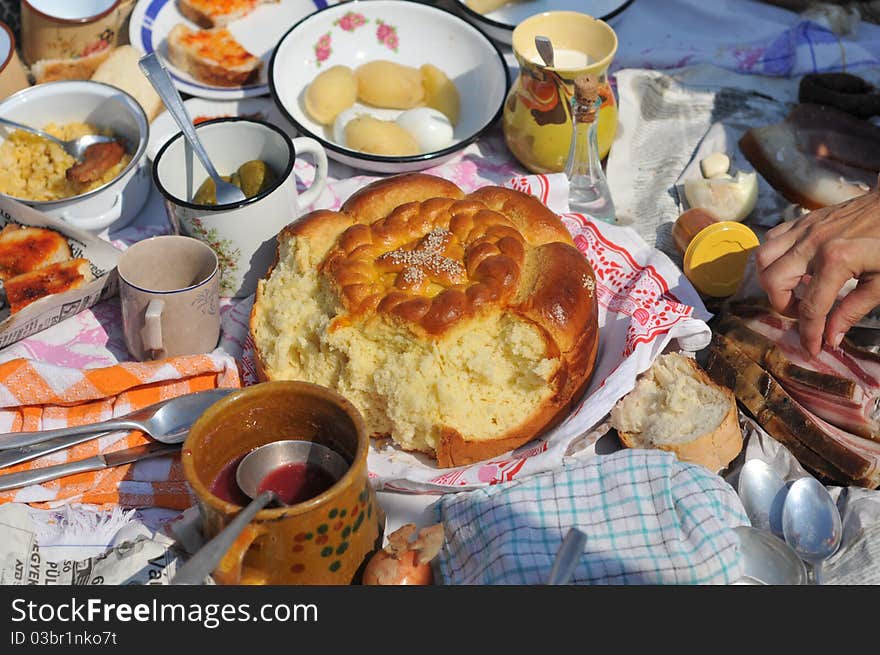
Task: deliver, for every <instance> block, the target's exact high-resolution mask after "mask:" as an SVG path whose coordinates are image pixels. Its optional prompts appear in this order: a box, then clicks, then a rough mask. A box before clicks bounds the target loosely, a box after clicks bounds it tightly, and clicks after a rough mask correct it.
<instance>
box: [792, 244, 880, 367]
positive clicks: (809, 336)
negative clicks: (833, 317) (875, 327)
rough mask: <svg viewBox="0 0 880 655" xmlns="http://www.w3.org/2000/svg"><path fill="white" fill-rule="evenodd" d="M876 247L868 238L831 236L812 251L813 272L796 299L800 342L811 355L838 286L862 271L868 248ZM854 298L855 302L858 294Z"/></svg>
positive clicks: (818, 344) (817, 346)
mask: <svg viewBox="0 0 880 655" xmlns="http://www.w3.org/2000/svg"><path fill="white" fill-rule="evenodd" d="M876 248H877V245H872V243H871V240H855V241H852V240H842V239H834V240H831V241H828V242H826V243H824V244H822V246H821V247H820V248H819V249H818V251H817V252H816V254H815V256H814V258H813V262H812V269H813V271H812V272H813V275H812V277H811V279H810V282H809V284H808V285H807V287H806V290H805V291H804V294H803V298H801V300H800V302H799V303H798V326H799V330H800V336H801V345H802V346H803V348H804V350H806V351H807V352H808V353H809V354H810V355H812V356H814V357H815V356H816V355H818V354H819V351H820V350H821V349H822V339H823V336H824V335H825V333H826V317H827V316H828V313H829V312H830V311H831V308H832V307H833V306H834V303H835V302H836V301H837V296H838V294H839V293H840V290H841V288H843V285H844V284H846V283H847V282H848V281H849V280H850V279H851V278H853V277H856V278H858V277H859V276H860V275H861V274H862V272H863V271H864V265H865V263H866V262H867V260H869V259H870V254H869V253H870V251H871V250H872V249H876ZM854 302H858V297H857V299H856V301H854ZM856 320H858V319H856Z"/></svg>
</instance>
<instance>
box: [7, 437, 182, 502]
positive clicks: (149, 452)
mask: <svg viewBox="0 0 880 655" xmlns="http://www.w3.org/2000/svg"><path fill="white" fill-rule="evenodd" d="M178 450H180V444H165V443H159V442H154V443H148V444H144V445H142V446H135V447H134V448H126V449H125V450H117V451H115V452H112V453H105V454H103V455H95V456H94V457H89V458H87V459H80V460H77V461H75V462H66V463H64V464H56V465H55V466H46V467H45V468H41V469H35V470H33V471H20V472H18V473H7V474H6V475H0V491H6V490H8V489H17V488H19V487H26V486H28V485H30V484H39V483H40V482H47V481H48V480H55V479H56V478H63V477H67V476H68V475H74V474H76V473H86V472H88V471H101V470H103V469H108V468H113V467H114V466H120V465H122V464H130V463H132V462H136V461H138V460H141V459H147V458H149V457H158V456H159V455H167V454H168V453H172V452H176V451H178Z"/></svg>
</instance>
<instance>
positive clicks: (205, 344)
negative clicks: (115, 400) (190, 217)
mask: <svg viewBox="0 0 880 655" xmlns="http://www.w3.org/2000/svg"><path fill="white" fill-rule="evenodd" d="M116 271H117V273H118V274H119V298H120V300H121V303H122V328H123V332H124V333H125V345H126V347H127V348H128V352H129V353H130V354H131V356H132V357H134V358H135V359H137V360H139V361H143V360H145V359H163V358H165V357H176V356H177V355H198V354H201V353H208V352H211V351H212V350H214V348H215V347H216V346H217V341H218V339H219V337H220V308H219V304H220V269H219V265H218V261H217V253H215V252H214V250H213V249H212V248H211V247H210V246H208V245H207V244H205V243H203V242H201V241H199V240H198V239H195V238H193V237H185V236H176V235H171V236H158V237H152V238H149V239H144V240H143V241H139V242H137V243H135V244H134V245H133V246H131V247H130V248H128V250H126V251H125V252H123V253H122V255H121V256H120V258H119V262H118V263H117V264H116Z"/></svg>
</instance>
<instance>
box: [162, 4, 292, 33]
mask: <svg viewBox="0 0 880 655" xmlns="http://www.w3.org/2000/svg"><path fill="white" fill-rule="evenodd" d="M277 2H279V0H179V1H178V3H177V7H178V9H180V13H181V14H183V15H184V16H186V17H187V18H189V19H190V20H191V21H192V22H194V23H195V24H196V25H198V26H199V27H205V28H211V27H225V26H226V25H229V23H231V22H232V21H234V20H238V19H239V18H244V17H245V16H247V15H248V14H249V13H251V12H252V11H253V10H254V9H256V8H257V7H258V6H259V5H261V4H269V3H272V4H274V3H277Z"/></svg>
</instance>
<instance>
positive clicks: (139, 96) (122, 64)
mask: <svg viewBox="0 0 880 655" xmlns="http://www.w3.org/2000/svg"><path fill="white" fill-rule="evenodd" d="M140 58H141V54H140V52H139V51H138V50H137V49H136V48H135V47H134V46H130V45H122V46H119V47H118V48H116V49H115V50H114V51H113V52H112V53H111V54H110V56H109V57H108V58H107V59H106V60H105V61H104V62H103V63H102V64H101V65H100V66H98V68H97V69H96V70H95V72H94V74H93V75H92V80H93V81H95V82H103V83H104V84H110V85H112V86H115V87H116V88H117V89H122V90H123V91H125V92H126V93H128V94H129V95H130V96H132V97H133V98H134V99H135V100H137V101H138V104H140V106H141V107H142V108H143V110H144V113H145V114H146V115H147V120H149V121H152V120H153V119H154V118H156V116H158V115H159V114H160V113H161V112H162V110H163V109H164V108H165V106H164V105H163V104H162V99H161V98H160V97H159V94H158V93H156V90H155V89H154V88H153V85H152V84H150V81H149V80H148V79H147V78H146V76H145V75H144V74H143V72H142V71H141V69H140V67H139V66H138V60H139V59H140Z"/></svg>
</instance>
